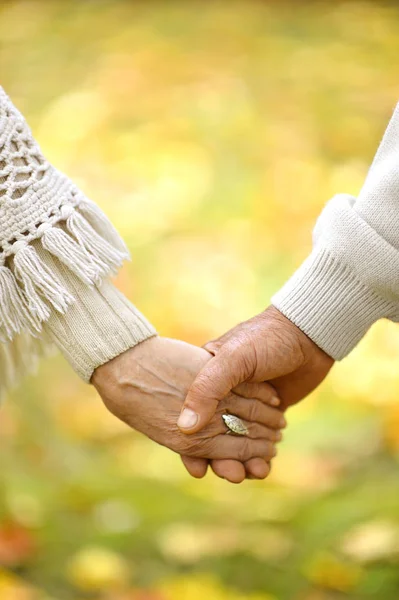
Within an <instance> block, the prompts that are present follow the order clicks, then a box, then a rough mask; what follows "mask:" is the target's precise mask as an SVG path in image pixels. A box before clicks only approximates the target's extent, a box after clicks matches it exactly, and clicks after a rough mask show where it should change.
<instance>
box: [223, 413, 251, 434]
mask: <svg viewBox="0 0 399 600" xmlns="http://www.w3.org/2000/svg"><path fill="white" fill-rule="evenodd" d="M222 419H223V421H224V423H225V425H226V427H227V428H228V429H229V431H226V433H235V435H249V430H248V427H247V426H246V425H245V424H244V423H243V421H241V419H240V418H239V417H236V416H235V415H229V414H225V415H222Z"/></svg>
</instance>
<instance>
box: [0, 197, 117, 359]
mask: <svg viewBox="0 0 399 600" xmlns="http://www.w3.org/2000/svg"><path fill="white" fill-rule="evenodd" d="M61 226H62V227H61ZM38 233H39V236H38V238H39V239H40V241H41V244H42V246H43V248H44V249H45V250H46V251H47V252H49V253H50V254H52V255H53V256H55V257H56V258H58V259H59V260H60V261H61V262H62V263H64V264H65V265H66V266H67V267H68V268H69V269H70V270H71V271H73V272H74V273H75V274H76V275H77V276H78V277H79V278H80V279H81V280H82V281H84V282H85V283H86V284H87V285H98V284H99V283H100V282H101V280H102V279H103V278H104V277H106V276H108V275H113V274H115V273H116V272H117V270H118V268H119V267H120V266H121V264H122V263H123V261H124V260H126V259H128V258H129V252H128V250H127V248H126V246H125V244H124V242H123V241H122V240H121V238H120V237H119V235H118V233H117V232H116V230H115V229H114V227H113V226H112V224H111V223H110V222H109V220H108V219H107V217H106V216H105V215H104V214H103V213H102V211H101V210H100V209H99V208H98V206H96V205H95V204H94V203H92V202H90V201H88V200H85V201H84V202H83V201H82V202H80V203H79V205H78V206H76V207H74V206H71V205H63V206H62V207H61V210H60V220H59V221H58V222H57V223H56V224H55V225H54V224H50V223H48V224H46V223H43V224H42V225H40V228H39V231H38ZM13 250H14V253H13V254H12V255H11V256H9V257H8V258H7V261H6V262H5V264H3V265H1V266H0V342H3V343H5V342H7V341H9V340H13V339H14V338H15V336H17V335H18V334H21V333H22V332H27V333H28V334H30V335H31V336H34V337H38V335H39V334H40V332H41V330H42V324H43V322H45V321H47V320H48V319H49V317H50V314H51V311H52V310H53V309H55V310H56V311H58V312H60V313H65V312H66V311H67V310H68V307H69V306H70V304H72V303H73V302H74V300H75V299H74V298H73V296H71V294H70V292H69V291H68V290H67V289H66V288H65V286H64V284H63V282H62V280H61V279H60V278H59V277H58V276H57V273H53V272H52V271H50V270H49V268H48V267H47V266H46V265H45V264H44V262H43V261H42V260H41V258H40V256H39V254H38V253H37V252H36V250H35V248H34V247H33V246H32V245H29V243H27V242H25V241H24V240H22V241H18V242H16V243H15V244H14V246H13ZM2 351H5V350H4V348H2ZM10 356H12V355H9V358H8V359H7V357H6V363H7V362H8V363H9V362H10Z"/></svg>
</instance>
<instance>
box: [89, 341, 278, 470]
mask: <svg viewBox="0 0 399 600" xmlns="http://www.w3.org/2000/svg"><path fill="white" fill-rule="evenodd" d="M209 358H210V355H209V353H208V352H206V351H205V350H203V349H201V348H197V347H195V346H191V345H189V344H185V343H184V342H180V341H177V340H169V339H165V338H160V337H155V338H151V339H149V340H147V341H145V342H142V343H141V344H139V345H137V346H136V347H134V348H132V349H131V350H129V351H127V352H125V353H124V354H122V355H120V356H119V357H117V358H115V359H114V360H112V361H110V362H109V363H107V364H106V365H103V366H102V367H99V368H98V369H97V370H96V371H95V373H94V375H93V379H92V381H93V384H94V385H95V387H96V389H97V391H98V392H99V394H100V396H101V397H102V399H103V401H104V403H105V405H106V406H107V408H108V409H109V410H110V412H112V413H113V414H114V415H115V416H117V417H118V418H119V419H121V420H123V421H125V422H126V423H127V424H128V425H130V426H131V427H133V428H134V429H136V430H138V431H140V432H142V433H144V434H145V435H147V436H148V437H149V438H150V439H152V440H154V441H156V442H157V443H159V444H162V445H164V446H167V447H168V448H170V449H171V450H173V451H175V452H177V453H179V454H181V455H183V456H185V457H192V458H193V457H195V458H205V459H210V460H212V459H217V460H220V461H221V462H219V463H218V464H217V468H216V469H215V471H216V472H217V474H218V475H219V476H223V477H225V478H227V479H230V480H232V481H236V480H237V479H238V477H237V472H236V471H235V470H234V469H233V472H232V468H231V467H232V464H231V463H232V460H233V466H234V465H235V463H236V461H237V459H238V460H240V461H241V462H242V463H248V461H249V463H250V465H251V460H253V459H256V461H258V462H257V463H255V466H256V464H257V466H258V472H259V460H261V461H262V462H263V464H264V467H263V470H265V467H267V465H266V463H265V461H270V460H271V458H272V456H273V455H274V453H275V450H274V445H275V443H276V442H277V441H278V440H279V439H280V437H281V435H280V434H279V432H278V429H279V428H280V427H281V426H283V425H284V423H283V421H282V419H283V417H282V414H281V412H280V411H279V410H277V409H276V408H273V407H271V406H269V405H268V404H270V403H272V397H273V394H274V395H275V392H274V390H273V388H271V387H270V386H262V396H261V397H263V401H261V400H254V399H248V398H244V397H241V396H239V395H238V394H227V396H226V398H225V399H224V400H223V401H222V402H221V403H220V405H219V407H218V411H217V412H216V414H215V417H214V418H213V419H211V421H210V423H209V425H208V427H206V428H205V429H204V431H202V432H201V433H198V434H196V435H194V436H191V437H190V438H188V437H187V436H185V435H183V434H182V433H181V432H180V431H179V429H178V428H177V426H176V420H177V417H178V415H179V412H180V410H181V408H182V405H183V401H184V398H185V396H186V394H187V392H188V389H189V387H190V385H191V383H192V382H193V380H194V378H195V376H196V374H197V373H198V372H199V370H200V369H201V368H202V367H203V366H204V365H205V364H206V362H207V361H208V360H209ZM250 389H251V388H250V387H247V388H243V389H242V394H244V393H246V394H247V396H248V391H249V390H250ZM226 411H228V412H229V413H231V414H235V415H237V416H238V417H240V418H241V419H243V421H244V422H245V424H246V425H247V427H248V430H249V436H248V437H236V436H230V435H226V431H227V429H226V426H225V424H224V422H223V419H222V414H223V413H224V412H226ZM259 457H261V458H259ZM223 460H227V461H228V462H227V464H226V465H225V466H226V470H225V471H224V469H223ZM197 466H198V465H197ZM197 466H196V467H195V468H194V467H193V470H194V471H196V472H194V473H192V474H193V475H195V476H201V475H202V473H199V472H198V469H197ZM205 466H206V464H205ZM188 468H189V470H190V472H191V469H190V465H188ZM267 468H268V467H267ZM196 469H197V470H196ZM242 469H243V470H244V468H243V467H242ZM255 471H256V468H255ZM255 474H256V473H255ZM266 474H267V472H266V473H265V475H266ZM240 477H241V476H240ZM244 477H245V470H244ZM241 479H242V477H241ZM241 479H240V480H241Z"/></svg>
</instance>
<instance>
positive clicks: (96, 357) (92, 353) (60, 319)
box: [34, 241, 156, 382]
mask: <svg viewBox="0 0 399 600" xmlns="http://www.w3.org/2000/svg"><path fill="white" fill-rule="evenodd" d="M34 247H35V250H36V252H37V253H38V255H39V257H40V259H41V260H42V261H43V263H44V264H45V265H46V267H47V268H48V269H49V270H50V272H51V273H53V274H56V275H57V277H58V279H59V280H60V281H61V282H62V285H63V286H64V287H65V289H66V290H67V291H68V293H69V294H70V295H71V297H72V298H74V302H72V304H71V305H70V306H69V307H68V310H67V311H66V312H65V313H60V312H58V311H56V310H52V311H51V314H50V316H49V319H48V320H47V321H46V322H45V323H43V330H44V332H45V333H46V334H47V337H49V338H50V340H52V341H53V342H54V343H55V345H56V346H57V347H58V348H59V350H60V351H61V352H62V354H63V355H64V357H65V358H66V360H67V361H68V362H69V364H70V365H71V366H72V368H73V369H74V370H75V371H76V373H77V374H78V375H79V376H80V377H81V378H82V379H83V380H84V381H87V382H89V381H90V379H91V376H92V374H93V372H94V370H95V369H96V368H97V367H99V366H100V365H103V364H105V363H107V362H108V361H110V360H112V359H113V358H115V357H116V356H119V354H122V353H123V352H125V351H126V350H128V349H129V348H132V347H133V346H136V345H137V344H139V343H140V342H143V341H144V340H146V339H148V338H150V337H152V336H154V335H156V331H155V329H154V327H153V326H152V325H151V324H150V323H149V322H148V321H147V319H146V318H145V317H144V316H143V315H142V314H141V313H140V311H139V310H137V308H136V307H135V306H133V304H132V303H131V302H129V300H128V299H127V298H126V297H125V296H124V295H123V294H122V293H121V292H120V291H119V290H118V289H117V288H116V287H115V286H114V285H113V284H112V282H111V281H110V280H109V279H104V280H103V282H102V283H101V284H99V285H87V284H86V283H85V282H84V281H82V280H81V279H80V278H79V277H78V276H77V275H76V274H75V273H73V272H72V271H71V270H70V269H69V268H68V267H67V266H66V265H64V264H63V263H62V262H60V261H59V260H57V259H56V258H55V257H54V256H52V255H51V254H49V253H48V252H46V251H45V250H44V249H43V248H42V247H41V246H40V243H39V242H38V241H36V242H34Z"/></svg>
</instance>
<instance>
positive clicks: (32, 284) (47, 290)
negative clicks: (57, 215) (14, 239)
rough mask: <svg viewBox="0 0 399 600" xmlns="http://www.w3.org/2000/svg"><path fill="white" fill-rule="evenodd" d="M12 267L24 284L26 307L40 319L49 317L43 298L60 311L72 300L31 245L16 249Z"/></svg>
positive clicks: (65, 308) (62, 311) (64, 310)
mask: <svg viewBox="0 0 399 600" xmlns="http://www.w3.org/2000/svg"><path fill="white" fill-rule="evenodd" d="M14 268H15V275H16V277H17V279H19V280H20V281H21V283H22V284H23V286H24V290H25V295H26V298H27V301H28V307H29V308H28V309H30V311H31V312H32V313H33V314H34V315H36V316H37V317H38V319H39V320H40V321H47V320H48V318H49V317H50V309H49V307H48V305H47V304H46V302H45V301H44V300H47V302H48V303H49V304H51V305H52V306H53V307H54V308H55V309H56V310H58V311H59V312H61V313H65V312H66V310H67V309H68V306H69V305H70V304H72V302H73V301H74V298H73V297H72V296H71V294H70V293H69V292H68V291H67V290H66V289H65V288H64V287H63V286H62V284H61V282H60V281H59V280H58V278H57V276H56V275H55V273H51V272H50V271H49V269H48V268H47V267H46V265H45V264H44V263H43V262H42V261H41V260H40V258H39V256H38V254H37V252H36V250H35V249H34V248H32V246H24V247H23V248H20V249H19V250H18V251H17V253H16V254H15V256H14Z"/></svg>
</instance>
